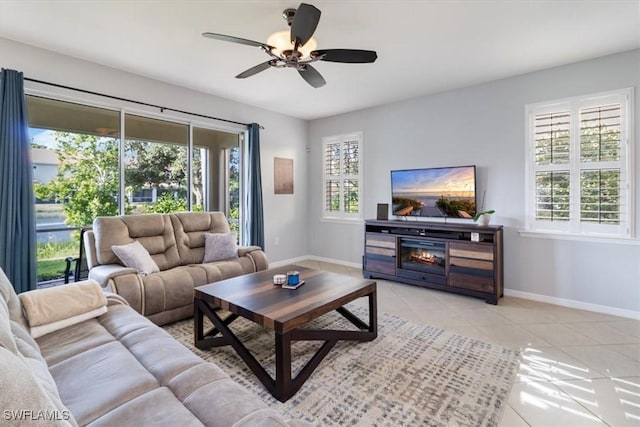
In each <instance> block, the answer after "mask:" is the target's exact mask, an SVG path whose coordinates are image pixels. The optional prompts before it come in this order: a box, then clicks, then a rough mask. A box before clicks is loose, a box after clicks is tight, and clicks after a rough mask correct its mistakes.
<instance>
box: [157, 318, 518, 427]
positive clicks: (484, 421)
mask: <svg viewBox="0 0 640 427" xmlns="http://www.w3.org/2000/svg"><path fill="white" fill-rule="evenodd" d="M348 308H349V309H350V310H351V311H353V312H354V313H355V314H357V315H359V316H360V317H361V318H362V319H367V310H366V309H363V308H360V307H354V306H349V307H348ZM312 326H313V327H321V328H331V329H353V326H352V325H351V324H350V323H349V322H348V321H346V320H345V319H344V318H343V317H342V316H340V315H339V314H338V313H336V312H333V313H329V314H326V315H324V316H322V317H321V318H319V319H317V320H316V321H314V322H313V323H310V324H309V327H312ZM231 328H232V330H233V331H234V333H236V334H237V335H238V336H239V337H240V339H241V341H242V342H243V343H244V344H245V345H246V346H247V348H249V350H250V351H251V352H252V353H253V355H254V356H255V357H256V359H258V360H259V361H260V362H261V363H262V364H263V366H265V368H266V369H267V371H269V372H270V373H271V374H272V375H273V372H274V370H275V367H274V361H275V355H274V350H273V345H274V344H273V343H274V338H273V333H271V332H269V331H267V330H265V329H263V328H261V327H259V326H258V325H256V324H254V323H252V322H250V321H248V320H244V319H241V318H239V319H238V320H236V321H235V322H233V323H232V324H231ZM165 330H166V331H167V332H169V333H170V334H171V335H172V336H173V337H174V338H176V339H177V340H178V341H180V342H182V343H183V344H184V345H185V346H187V347H188V348H189V349H190V350H191V351H193V352H194V353H196V354H198V355H199V356H201V357H202V358H204V359H205V360H208V361H210V362H214V363H216V364H217V365H218V366H220V367H221V368H222V369H223V370H224V371H225V372H226V373H227V374H229V376H231V378H233V379H234V380H236V381H237V382H239V383H240V384H242V385H243V386H245V387H246V388H248V389H250V390H252V391H253V392H254V393H256V394H258V395H259V396H260V397H261V398H262V399H263V400H264V401H265V402H266V403H267V404H268V405H269V406H271V407H273V408H274V409H276V410H277V411H279V412H280V413H282V414H284V415H285V416H287V417H290V418H294V419H304V420H307V421H310V422H312V423H315V424H317V425H322V426H374V425H377V426H403V425H405V426H415V425H424V426H495V425H498V423H499V422H500V419H501V418H502V414H503V412H504V409H505V407H506V401H507V398H508V396H509V392H510V390H511V386H512V385H513V383H514V381H515V377H516V372H517V369H518V361H519V353H518V352H517V351H515V350H510V349H508V348H504V347H501V346H499V345H495V344H489V343H485V342H482V341H478V340H475V339H472V338H466V337H462V336H459V335H455V334H452V333H450V332H447V331H444V330H442V329H438V328H434V327H431V326H428V325H421V324H416V323H413V322H409V321H407V320H403V319H400V318H398V317H395V316H392V315H388V314H384V313H382V314H379V315H378V337H377V338H376V339H375V340H374V341H372V342H366V343H356V342H340V343H338V344H337V345H336V346H335V347H334V348H333V349H332V350H331V352H329V354H328V356H327V357H326V358H325V359H324V360H323V361H322V363H321V364H320V366H319V367H318V368H317V369H316V371H315V372H314V373H313V374H312V375H311V377H310V378H309V379H308V380H307V382H306V383H305V384H304V385H303V386H302V388H301V389H300V390H299V391H298V393H297V394H296V395H294V396H293V397H292V398H291V399H289V400H288V401H287V402H286V403H280V402H279V401H277V400H276V399H274V398H273V397H272V396H271V394H269V392H268V391H267V390H266V389H265V388H264V387H263V385H262V384H261V383H260V382H259V381H258V380H257V379H256V378H255V376H254V375H253V373H252V372H251V371H250V370H249V369H248V368H247V367H246V365H245V364H244V362H243V361H242V360H241V359H240V358H239V357H238V356H237V355H236V353H235V352H234V351H233V349H232V348H231V347H229V346H227V347H221V348H212V349H209V350H206V351H202V350H198V349H197V348H195V347H194V346H193V320H191V319H189V320H184V321H181V322H177V323H174V324H171V325H168V326H166V327H165ZM319 346H320V343H317V342H296V343H295V345H294V348H293V350H292V359H293V360H294V361H295V363H294V367H293V370H294V373H296V372H297V371H298V370H299V369H301V367H302V366H303V365H304V363H306V361H307V360H309V359H310V358H311V356H312V355H313V353H314V352H315V351H316V350H317V349H318V348H319Z"/></svg>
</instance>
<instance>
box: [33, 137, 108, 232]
mask: <svg viewBox="0 0 640 427" xmlns="http://www.w3.org/2000/svg"><path fill="white" fill-rule="evenodd" d="M56 142H57V143H58V148H57V149H56V151H57V153H58V158H59V159H60V165H59V166H58V174H57V175H56V177H55V178H54V179H53V180H51V181H50V182H49V183H47V184H36V185H35V186H34V191H35V193H36V197H38V198H39V199H44V200H47V199H55V200H58V201H59V202H62V210H63V212H64V214H65V217H66V223H67V224H69V225H74V226H84V225H90V224H91V223H92V222H93V219H94V218H95V217H96V216H101V215H104V216H113V215H117V214H118V181H119V180H118V178H119V174H118V141H117V140H116V139H114V138H103V137H96V136H92V135H79V134H71V133H64V132H57V133H56Z"/></svg>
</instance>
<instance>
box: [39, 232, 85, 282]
mask: <svg viewBox="0 0 640 427" xmlns="http://www.w3.org/2000/svg"><path fill="white" fill-rule="evenodd" d="M78 250H79V249H78V242H74V241H69V242H59V243H51V242H47V243H38V245H37V247H36V259H37V262H36V274H37V276H38V282H42V281H45V280H52V279H57V278H60V277H64V268H65V267H66V263H65V261H64V260H65V258H67V257H68V256H77V254H78Z"/></svg>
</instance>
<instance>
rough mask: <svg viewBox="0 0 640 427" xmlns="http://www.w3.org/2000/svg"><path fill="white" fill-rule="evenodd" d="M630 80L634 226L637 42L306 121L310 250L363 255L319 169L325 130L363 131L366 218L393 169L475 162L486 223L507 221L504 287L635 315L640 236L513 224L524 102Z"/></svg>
mask: <svg viewBox="0 0 640 427" xmlns="http://www.w3.org/2000/svg"><path fill="white" fill-rule="evenodd" d="M388 84H392V82H391V81H390V82H389V83H388ZM631 86H633V87H635V91H636V92H635V95H636V96H635V104H636V110H635V115H636V120H635V141H636V147H637V148H636V151H635V162H634V164H635V170H636V182H635V191H634V193H635V207H636V209H635V212H636V215H635V222H636V225H637V226H639V227H640V132H639V131H638V125H639V124H640V119H638V112H640V102H639V100H640V87H639V86H640V50H635V51H632V52H626V53H622V54H617V55H612V56H607V57H602V58H598V59H594V60H590V61H585V62H580V63H576V64H572V65H568V66H563V67H558V68H554V69H549V70H544V71H540V72H535V73H531V74H526V75H522V76H518V77H514V78H509V79H504V80H499V81H495V82H491V83H488V84H482V85H477V86H473V87H468V88H464V89H459V90H454V91H450V92H445V93H441V94H436V95H432V96H425V97H420V98H415V99H412V100H408V101H403V102H399V103H395V104H390V105H384V106H380V107H376V108H370V109H367V110H362V111H357V112H353V113H348V114H342V115H339V116H334V117H329V118H324V119H318V120H314V121H312V122H311V123H310V126H309V143H310V146H311V155H310V159H309V161H310V163H309V173H310V177H309V179H310V181H309V226H310V230H309V236H310V239H309V240H310V248H309V249H310V251H311V254H313V255H315V256H319V257H326V258H334V259H339V260H342V261H346V262H352V263H360V262H361V257H362V252H363V225H362V224H345V223H333V222H323V221H321V194H322V185H321V177H322V175H321V169H320V168H321V161H322V158H321V147H322V145H321V142H322V138H323V137H325V136H330V135H336V134H342V133H346V132H352V131H363V133H364V174H365V177H364V199H363V203H362V206H363V209H364V213H365V218H373V217H375V215H376V204H377V203H390V200H391V194H390V192H391V190H390V176H389V171H390V170H392V169H410V168H421V167H436V166H450V165H468V164H475V165H477V177H478V183H477V184H478V193H479V203H480V201H481V198H482V194H483V192H484V191H485V190H486V202H485V207H486V208H487V209H495V210H496V215H494V218H493V219H492V222H493V223H499V224H503V225H504V227H505V235H504V246H505V256H504V261H505V287H506V289H507V290H508V291H513V292H514V293H516V294H518V293H520V294H521V293H523V292H524V293H529V294H536V295H539V296H542V299H547V300H553V301H560V300H570V301H573V302H577V303H578V304H577V305H578V306H583V307H589V305H591V304H594V305H597V306H605V307H610V308H612V309H613V310H610V311H612V312H618V313H621V314H629V313H631V314H632V315H633V316H635V313H637V314H638V315H639V316H640V240H636V241H635V242H633V243H632V244H622V243H601V242H598V243H593V242H584V241H566V240H553V239H541V238H531V237H522V236H520V234H519V233H518V230H521V229H523V228H524V220H525V197H524V188H525V182H524V179H525V176H524V160H525V104H529V103H534V102H540V101H546V100H553V99H559V98H564V97H570V96H577V95H583V94H589V93H594V92H600V91H605V90H610V89H620V88H625V87H631ZM636 234H638V233H636ZM574 305H575V304H574ZM616 310H617V311H616Z"/></svg>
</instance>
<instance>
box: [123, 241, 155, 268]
mask: <svg viewBox="0 0 640 427" xmlns="http://www.w3.org/2000/svg"><path fill="white" fill-rule="evenodd" d="M111 250H112V251H113V253H114V254H116V256H117V257H118V258H120V261H122V263H123V264H124V265H125V267H130V268H135V269H136V270H138V272H139V273H140V274H142V275H147V274H151V273H157V272H159V271H160V268H158V264H156V262H155V261H154V260H153V258H151V255H149V252H147V250H146V249H145V248H144V246H142V245H141V244H140V242H138V241H137V240H135V241H134V242H133V243H129V244H128V245H119V246H111Z"/></svg>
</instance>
